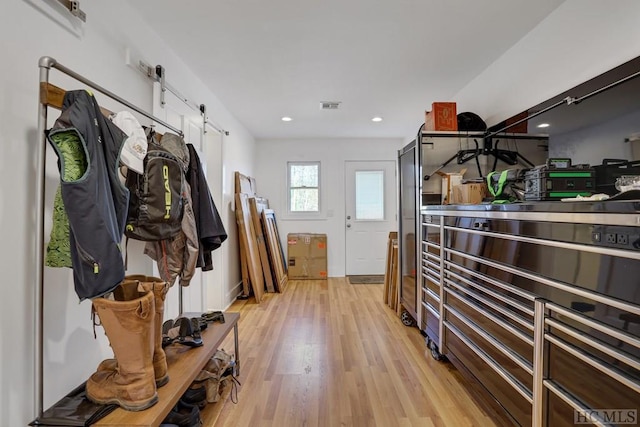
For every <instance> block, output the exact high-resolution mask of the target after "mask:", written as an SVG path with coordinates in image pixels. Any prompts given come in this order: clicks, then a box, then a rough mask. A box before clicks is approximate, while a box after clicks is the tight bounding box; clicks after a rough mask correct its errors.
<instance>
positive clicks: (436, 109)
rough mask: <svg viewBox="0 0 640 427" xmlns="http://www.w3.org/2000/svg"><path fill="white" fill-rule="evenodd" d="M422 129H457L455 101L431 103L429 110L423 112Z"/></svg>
mask: <svg viewBox="0 0 640 427" xmlns="http://www.w3.org/2000/svg"><path fill="white" fill-rule="evenodd" d="M424 130H436V131H443V130H444V131H457V130H458V115H457V113H456V103H455V102H434V103H433V104H431V111H425V112H424Z"/></svg>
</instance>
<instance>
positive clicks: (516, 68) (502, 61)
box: [453, 0, 640, 126]
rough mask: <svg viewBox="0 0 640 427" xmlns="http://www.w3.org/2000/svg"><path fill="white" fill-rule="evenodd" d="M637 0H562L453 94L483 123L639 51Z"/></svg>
mask: <svg viewBox="0 0 640 427" xmlns="http://www.w3.org/2000/svg"><path fill="white" fill-rule="evenodd" d="M639 21H640V2H639V1H637V0H616V1H608V0H566V1H565V2H564V3H563V4H561V5H560V6H559V7H558V8H557V9H556V10H555V11H554V12H553V13H551V14H550V15H549V16H548V17H547V18H546V19H545V20H544V21H542V22H541V23H540V24H539V25H538V26H537V27H535V28H534V29H533V30H532V31H531V32H530V33H529V34H527V35H526V36H525V37H523V38H522V39H521V40H520V41H519V42H518V43H516V44H515V45H514V46H513V47H512V48H511V49H509V50H508V51H507V52H506V53H505V54H504V55H503V56H501V57H500V58H499V59H498V60H497V61H495V62H494V63H493V64H492V65H490V66H489V67H488V68H487V69H486V70H485V71H484V72H483V73H482V74H480V75H478V76H477V77H476V78H475V79H474V80H472V81H471V82H470V83H469V84H468V85H467V86H466V87H464V88H463V89H462V90H461V91H459V92H458V93H457V94H456V95H455V96H454V97H453V99H454V101H456V102H457V103H458V111H473V112H475V113H476V114H478V115H479V116H480V117H482V118H483V119H484V120H485V122H487V124H488V125H489V126H491V125H494V124H496V123H499V122H501V121H502V120H504V119H506V118H507V117H510V116H512V115H514V114H517V113H519V112H521V111H524V110H526V109H528V108H530V107H532V106H534V105H537V104H538V103H540V102H542V101H545V100H547V99H549V98H551V97H553V96H555V95H558V94H559V93H562V92H564V91H565V90H567V89H570V88H572V87H574V86H576V85H578V84H580V83H582V82H584V81H586V80H589V79H590V78H592V77H595V76H597V75H599V74H601V73H603V72H605V71H607V70H610V69H611V68H614V67H616V66H618V65H620V64H622V63H624V62H626V61H628V60H630V59H632V58H635V57H636V56H638V55H640V44H639V43H638V40H640V25H638V22H639Z"/></svg>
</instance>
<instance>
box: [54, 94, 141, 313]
mask: <svg viewBox="0 0 640 427" xmlns="http://www.w3.org/2000/svg"><path fill="white" fill-rule="evenodd" d="M126 138H127V136H126V135H125V134H124V132H122V131H121V130H120V129H119V128H118V127H117V126H116V125H114V124H113V123H111V122H110V121H109V120H107V119H106V118H105V117H104V116H103V115H102V112H101V111H100V107H99V106H98V103H97V102H96V100H95V98H94V97H93V96H92V95H91V94H89V93H88V92H87V91H85V90H75V91H68V92H66V94H65V96H64V101H63V105H62V114H61V115H60V117H59V118H58V120H56V122H55V124H54V125H53V128H52V129H51V130H49V131H48V132H47V140H48V141H49V143H50V144H51V145H52V146H53V148H54V150H55V152H56V155H57V156H58V169H59V170H60V172H61V176H60V181H61V190H62V191H61V192H62V200H63V202H64V207H65V210H66V213H67V216H68V217H69V227H70V232H69V244H70V246H71V264H72V267H73V281H74V286H75V291H76V293H77V294H78V297H80V300H81V301H82V300H84V299H87V298H94V297H98V296H102V295H104V294H106V293H108V292H111V291H112V290H113V289H114V288H115V287H116V286H118V284H119V283H120V282H121V281H122V279H123V278H124V274H125V270H124V262H123V258H122V252H121V248H120V242H121V240H122V235H123V233H124V226H125V221H126V218H127V207H128V203H129V190H127V188H126V187H125V186H124V185H123V184H122V183H121V182H120V179H119V178H118V161H119V156H120V150H121V148H122V144H123V143H124V141H125V140H126ZM78 156H79V158H78ZM66 162H73V164H74V168H75V169H77V170H75V171H74V173H73V174H69V168H67V167H65V164H66Z"/></svg>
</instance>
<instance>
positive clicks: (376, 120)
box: [371, 117, 382, 122]
mask: <svg viewBox="0 0 640 427" xmlns="http://www.w3.org/2000/svg"><path fill="white" fill-rule="evenodd" d="M371 121H372V122H381V121H382V117H374V118H373V119H371Z"/></svg>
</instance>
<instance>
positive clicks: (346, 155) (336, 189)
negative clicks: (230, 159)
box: [255, 138, 402, 277]
mask: <svg viewBox="0 0 640 427" xmlns="http://www.w3.org/2000/svg"><path fill="white" fill-rule="evenodd" d="M401 147H402V139H401V138H397V139H330V140H326V139H302V140H300V139H295V140H294V139H288V140H258V141H257V144H256V148H257V151H256V159H257V162H256V175H255V178H256V182H257V187H258V193H259V195H260V196H262V197H266V198H268V199H269V206H270V207H271V209H273V210H275V212H276V220H277V222H278V231H279V232H280V240H281V242H282V245H283V248H286V244H287V241H286V237H287V234H288V233H325V234H327V257H328V266H327V268H328V270H329V271H328V274H329V276H331V277H340V276H344V275H345V161H347V160H363V161H364V160H392V161H397V158H398V153H397V152H398V150H399V149H400V148H401ZM288 161H320V163H321V166H320V167H321V170H320V176H321V210H322V212H321V214H320V215H319V217H318V218H317V219H313V220H303V219H294V218H291V217H288V216H287V162H288ZM285 251H286V249H285Z"/></svg>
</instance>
